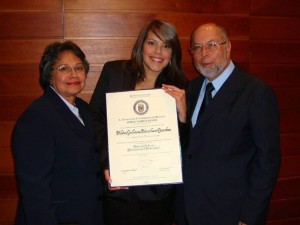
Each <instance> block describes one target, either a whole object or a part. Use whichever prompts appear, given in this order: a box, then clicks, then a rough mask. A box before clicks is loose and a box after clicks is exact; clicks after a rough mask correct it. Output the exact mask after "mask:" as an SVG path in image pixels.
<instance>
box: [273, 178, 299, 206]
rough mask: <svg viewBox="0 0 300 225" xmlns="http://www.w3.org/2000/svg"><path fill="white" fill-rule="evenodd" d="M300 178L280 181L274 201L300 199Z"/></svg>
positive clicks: (274, 194)
mask: <svg viewBox="0 0 300 225" xmlns="http://www.w3.org/2000/svg"><path fill="white" fill-rule="evenodd" d="M299 187H300V177H291V178H285V179H281V178H280V179H278V181H277V184H276V187H275V190H274V193H273V196H272V198H273V200H279V199H287V198H295V197H297V198H298V197H300V188H299Z"/></svg>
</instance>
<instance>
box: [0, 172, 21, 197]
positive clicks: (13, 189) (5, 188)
mask: <svg viewBox="0 0 300 225" xmlns="http://www.w3.org/2000/svg"><path fill="white" fill-rule="evenodd" d="M0 183H1V185H0V199H12V198H17V197H18V195H17V183H16V178H15V175H13V174H11V175H0Z"/></svg>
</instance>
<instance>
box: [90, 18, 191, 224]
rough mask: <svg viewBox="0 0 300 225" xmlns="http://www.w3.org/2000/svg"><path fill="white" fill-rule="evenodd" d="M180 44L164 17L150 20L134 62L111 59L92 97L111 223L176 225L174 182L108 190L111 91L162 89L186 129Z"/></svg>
mask: <svg viewBox="0 0 300 225" xmlns="http://www.w3.org/2000/svg"><path fill="white" fill-rule="evenodd" d="M186 84H187V79H186V77H185V74H184V72H183V71H182V68H181V46H180V42H179V39H178V36H177V33H176V30H175V28H174V27H173V26H172V25H171V24H170V23H167V22H165V21H162V20H153V21H150V22H149V23H147V24H146V25H145V26H144V27H143V28H142V30H141V31H140V34H139V36H138V38H137V40H136V43H135V45H134V47H133V50H132V54H131V59H130V60H118V61H112V62H107V63H106V64H105V65H104V68H103V70H102V73H101V76H100V78H99V81H98V83H97V85H96V88H95V91H94V93H93V96H92V98H91V101H90V106H91V107H92V109H93V111H94V120H95V123H96V129H97V134H98V138H99V140H98V141H99V145H100V151H101V155H102V159H103V161H102V168H103V170H104V174H105V179H106V182H107V183H108V184H107V185H106V187H107V189H106V190H105V193H104V215H105V223H106V224H107V225H148V224H149V225H154V224H155V225H171V224H172V222H173V210H174V192H175V186H174V185H150V186H138V187H129V188H109V183H110V182H111V178H110V176H109V165H108V146H107V127H106V123H107V121H106V120H107V118H106V100H105V94H106V93H108V92H118V91H129V90H141V89H152V88H163V89H164V90H165V91H166V92H167V93H169V94H170V95H171V96H173V97H174V98H175V100H176V107H177V112H178V121H179V127H180V128H181V129H180V130H181V131H184V128H185V127H186V126H185V122H186V98H185V90H184V89H185V87H186Z"/></svg>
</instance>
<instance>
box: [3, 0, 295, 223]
mask: <svg viewBox="0 0 300 225" xmlns="http://www.w3.org/2000/svg"><path fill="white" fill-rule="evenodd" d="M153 18H160V19H164V20H167V21H169V22H170V23H172V24H173V25H175V27H176V29H177V32H178V34H179V38H180V41H181V46H182V61H183V64H182V66H183V69H184V71H185V73H186V74H187V76H188V78H189V79H192V78H194V77H197V76H198V75H199V74H198V72H197V71H196V70H195V68H194V66H193V63H192V59H191V55H190V54H189V52H188V49H189V37H190V33H191V32H192V30H193V29H194V28H196V27H197V26H198V25H200V24H202V23H205V22H211V21H213V22H218V23H221V24H223V25H224V26H225V27H226V28H227V30H228V35H229V37H230V40H231V43H232V52H231V55H232V59H233V61H234V62H235V63H237V64H238V65H239V66H240V67H241V68H243V69H245V70H246V71H250V72H251V73H253V74H254V75H255V76H257V77H260V78H261V79H263V80H264V81H266V82H267V83H268V84H269V85H271V86H272V87H273V88H274V90H275V92H276V95H277V97H278V100H279V106H280V112H281V146H282V165H281V170H280V178H279V179H278V181H277V185H276V188H275V190H274V194H273V198H272V202H271V206H270V218H269V222H268V225H287V224H298V223H300V217H299V213H298V212H299V211H300V208H299V207H300V200H299V199H300V191H299V190H300V166H299V165H300V164H299V161H300V142H299V139H300V101H298V99H299V97H300V75H299V74H300V66H299V65H300V53H299V49H300V29H298V28H299V26H300V1H298V0H245V1H240V0H177V1H161V0H153V1H146V0H140V1H136V0H111V1H107V0H67V1H63V0H51V1H50V0H48V1H40V0H31V1H28V0H18V1H11V0H1V1H0V30H1V32H0V51H1V54H0V70H1V74H0V86H1V89H0V103H1V107H0V134H1V142H0V183H1V185H0V225H4V224H5V225H8V224H13V220H14V214H15V209H16V204H17V189H16V181H15V177H14V163H13V157H12V153H11V147H10V136H11V132H12V129H13V126H14V124H15V122H16V120H17V118H18V117H19V115H20V114H21V113H22V112H23V111H24V110H25V109H26V108H27V107H28V105H29V104H30V103H31V101H32V100H34V99H35V98H37V97H38V96H40V95H41V94H42V89H41V88H40V87H39V84H38V76H39V74H38V64H39V61H40V57H41V55H42V52H43V50H44V48H45V47H46V45H48V44H49V43H50V42H52V41H63V40H73V41H75V42H76V43H77V44H78V45H79V46H80V47H81V48H82V49H83V51H84V52H85V53H86V56H87V59H88V61H89V62H90V64H91V68H90V72H89V74H88V77H87V82H86V87H85V89H84V91H83V92H82V93H81V94H80V95H79V96H80V97H82V98H83V99H84V100H86V101H87V102H89V100H90V97H91V95H92V93H93V90H94V87H95V85H96V83H97V81H98V79H99V76H100V72H101V70H102V68H103V65H104V63H105V62H107V61H110V60H116V59H128V58H130V55H131V49H132V46H133V44H134V42H135V39H136V36H137V35H138V33H139V31H140V29H141V28H142V26H143V25H144V23H145V22H147V21H148V20H150V19H153Z"/></svg>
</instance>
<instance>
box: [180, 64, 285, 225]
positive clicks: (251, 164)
mask: <svg viewBox="0 0 300 225" xmlns="http://www.w3.org/2000/svg"><path fill="white" fill-rule="evenodd" d="M203 80H204V78H203V77H198V78H196V79H194V80H193V81H192V82H191V83H190V87H189V92H188V96H189V103H188V112H189V114H192V113H193V111H194V108H195V105H196V102H197V98H198V95H199V91H200V88H201V86H202V83H203ZM189 117H190V118H191V115H190V116H189ZM185 157H186V158H185V162H184V195H185V208H186V216H187V218H188V221H189V225H196V224H197V225H200V224H204V225H210V224H218V225H236V224H238V221H239V220H241V221H242V222H245V223H246V224H247V225H254V224H255V225H257V224H264V221H265V219H266V216H267V209H268V204H269V201H270V197H271V194H272V191H273V188H274V185H275V182H276V178H277V176H278V171H279V167H280V143H279V110H278V105H277V100H276V97H275V94H274V93H273V91H272V90H271V88H270V87H268V86H267V85H266V84H264V83H263V82H262V81H260V80H258V79H257V78H255V77H253V76H250V75H248V74H246V73H244V72H242V71H241V70H239V69H238V68H235V69H234V71H233V72H232V74H231V75H230V76H229V78H228V79H227V81H226V82H225V83H224V84H223V86H222V87H221V88H220V90H219V91H218V92H217V94H216V95H215V96H214V98H213V99H212V101H211V102H210V103H209V105H208V106H207V108H206V110H205V112H204V113H203V114H202V116H201V118H199V120H198V123H197V124H196V125H195V127H194V128H191V129H190V140H189V147H188V148H187V150H186V152H185Z"/></svg>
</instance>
